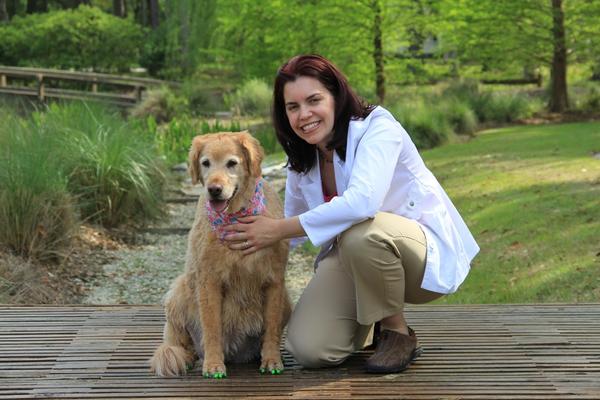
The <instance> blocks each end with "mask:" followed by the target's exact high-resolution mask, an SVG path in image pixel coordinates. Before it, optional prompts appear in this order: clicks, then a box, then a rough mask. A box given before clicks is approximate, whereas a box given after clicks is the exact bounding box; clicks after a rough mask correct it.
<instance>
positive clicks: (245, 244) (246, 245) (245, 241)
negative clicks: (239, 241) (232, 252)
mask: <svg viewBox="0 0 600 400" xmlns="http://www.w3.org/2000/svg"><path fill="white" fill-rule="evenodd" d="M249 247H250V242H248V241H247V240H244V248H246V249H247V248H249Z"/></svg>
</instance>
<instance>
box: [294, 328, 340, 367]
mask: <svg viewBox="0 0 600 400" xmlns="http://www.w3.org/2000/svg"><path fill="white" fill-rule="evenodd" d="M303 336H304V337H303ZM306 336H307V335H302V336H300V335H293V334H288V336H287V337H286V340H285V349H286V350H287V351H288V352H289V353H290V354H291V355H292V356H293V357H294V359H295V360H296V362H298V364H300V365H301V366H303V367H304V368H324V367H334V366H336V365H339V364H341V363H342V362H344V360H345V359H346V358H348V356H349V355H350V354H349V353H348V354H344V353H340V352H339V351H338V352H335V353H334V352H332V351H331V349H329V348H328V346H327V343H320V341H318V340H311V339H312V338H310V336H309V337H306Z"/></svg>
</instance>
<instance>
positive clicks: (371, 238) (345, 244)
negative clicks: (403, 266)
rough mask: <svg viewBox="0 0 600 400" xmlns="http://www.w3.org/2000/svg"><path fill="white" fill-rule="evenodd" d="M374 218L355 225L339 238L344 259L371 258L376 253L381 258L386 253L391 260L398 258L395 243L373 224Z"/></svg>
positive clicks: (339, 245)
mask: <svg viewBox="0 0 600 400" xmlns="http://www.w3.org/2000/svg"><path fill="white" fill-rule="evenodd" d="M373 224H374V220H372V219H370V220H367V221H364V222H361V223H360V224H357V225H354V226H352V227H351V228H349V229H347V230H346V231H345V232H343V233H342V234H341V235H340V237H339V239H338V247H339V255H340V257H341V258H342V260H344V259H352V260H358V261H360V260H364V261H368V260H370V259H371V258H372V257H373V256H374V255H377V258H381V256H382V253H383V254H386V255H387V257H384V258H386V259H387V258H389V259H390V262H391V261H394V260H395V259H396V258H397V254H395V251H394V246H393V243H391V242H390V241H389V240H387V238H386V237H385V236H384V235H382V234H381V233H380V232H379V231H378V230H377V229H375V228H376V227H374V226H373Z"/></svg>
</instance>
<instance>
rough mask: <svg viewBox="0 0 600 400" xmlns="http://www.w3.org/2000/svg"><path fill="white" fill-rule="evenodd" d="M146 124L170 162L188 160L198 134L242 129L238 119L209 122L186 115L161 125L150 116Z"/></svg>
mask: <svg viewBox="0 0 600 400" xmlns="http://www.w3.org/2000/svg"><path fill="white" fill-rule="evenodd" d="M144 125H145V129H146V130H147V132H148V134H150V135H152V136H154V137H155V138H156V141H157V143H158V148H159V150H160V153H161V154H163V155H164V157H165V158H166V160H167V162H168V163H169V164H176V163H181V162H185V161H187V158H188V153H189V150H190V146H191V144H192V139H193V138H194V137H195V136H197V135H203V134H206V133H212V132H222V131H227V132H238V131H240V130H241V128H240V124H239V123H238V122H236V121H231V122H229V124H225V123H223V122H220V121H219V120H216V121H214V122H209V121H206V120H200V119H194V118H191V117H189V116H186V115H183V116H181V117H177V118H173V119H172V120H171V121H169V123H167V124H164V125H161V126H160V127H159V126H157V125H156V123H155V122H154V120H153V119H152V118H148V119H147V120H146V121H145V124H144Z"/></svg>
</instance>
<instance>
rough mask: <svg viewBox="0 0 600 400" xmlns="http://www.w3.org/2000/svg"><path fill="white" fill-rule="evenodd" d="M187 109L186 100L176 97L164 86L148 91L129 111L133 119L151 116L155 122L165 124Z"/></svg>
mask: <svg viewBox="0 0 600 400" xmlns="http://www.w3.org/2000/svg"><path fill="white" fill-rule="evenodd" d="M186 109H187V100H186V99H185V98H184V97H181V96H179V95H177V94H176V93H175V92H174V91H172V90H171V89H169V88H168V87H166V86H163V87H161V88H158V89H152V90H149V91H148V93H146V96H145V97H144V99H143V100H142V101H141V102H140V103H139V104H137V105H136V106H135V107H133V108H132V109H131V116H132V117H134V118H146V117H148V116H152V117H153V118H154V119H155V120H156V122H158V123H161V122H167V121H170V120H171V119H173V117H175V115H178V114H181V113H184V112H185V110H186Z"/></svg>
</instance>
